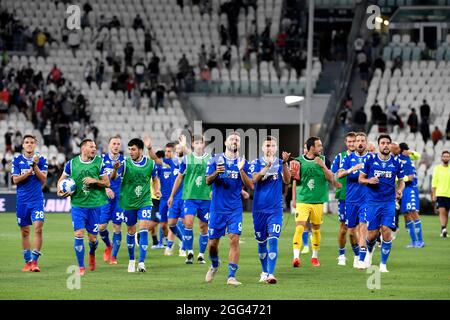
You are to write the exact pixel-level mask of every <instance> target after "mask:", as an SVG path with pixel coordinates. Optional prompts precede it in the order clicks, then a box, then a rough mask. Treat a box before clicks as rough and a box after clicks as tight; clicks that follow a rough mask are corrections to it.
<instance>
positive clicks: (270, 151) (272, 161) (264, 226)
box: [250, 136, 291, 284]
mask: <svg viewBox="0 0 450 320" xmlns="http://www.w3.org/2000/svg"><path fill="white" fill-rule="evenodd" d="M277 149H278V147H277V140H276V138H274V137H272V136H268V137H267V138H266V139H265V140H264V142H263V145H262V151H263V156H262V157H261V158H258V159H255V160H253V161H252V163H251V165H250V173H251V174H252V177H253V183H254V190H255V191H254V193H253V208H252V211H253V212H252V213H253V226H254V231H255V238H256V241H258V256H259V260H260V262H261V267H262V273H261V277H260V280H259V281H260V282H266V283H269V284H275V283H277V279H276V278H275V276H274V271H275V266H276V263H277V259H278V238H279V237H280V233H281V227H282V225H283V182H284V183H285V184H289V182H290V180H291V173H290V171H289V167H288V166H287V162H288V160H289V157H290V155H291V154H290V153H287V152H283V153H282V159H279V158H277V157H276V155H277Z"/></svg>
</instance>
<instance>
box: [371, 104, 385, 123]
mask: <svg viewBox="0 0 450 320" xmlns="http://www.w3.org/2000/svg"><path fill="white" fill-rule="evenodd" d="M370 112H371V117H372V119H371V121H372V123H373V124H378V121H379V120H380V117H381V114H382V113H383V110H382V109H381V106H380V104H379V103H378V100H375V103H374V104H373V105H372V106H371V107H370Z"/></svg>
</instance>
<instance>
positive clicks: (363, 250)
mask: <svg viewBox="0 0 450 320" xmlns="http://www.w3.org/2000/svg"><path fill="white" fill-rule="evenodd" d="M366 254H367V248H366V247H361V248H359V261H364V259H366Z"/></svg>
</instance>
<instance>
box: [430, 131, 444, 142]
mask: <svg viewBox="0 0 450 320" xmlns="http://www.w3.org/2000/svg"><path fill="white" fill-rule="evenodd" d="M443 138H444V135H443V134H442V131H441V130H439V128H438V127H434V130H433V132H432V133H431V140H432V141H433V144H434V145H436V144H437V143H438V142H439V141H441V140H442V139H443Z"/></svg>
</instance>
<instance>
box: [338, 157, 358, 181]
mask: <svg viewBox="0 0 450 320" xmlns="http://www.w3.org/2000/svg"><path fill="white" fill-rule="evenodd" d="M362 168H364V164H363V163H358V164H357V165H355V166H353V167H352V166H351V165H350V158H349V157H345V159H344V163H343V164H342V167H341V168H340V169H339V170H338V172H337V176H338V178H339V179H340V178H344V177H346V176H348V175H349V174H351V173H352V172H356V171H358V170H359V169H362Z"/></svg>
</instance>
